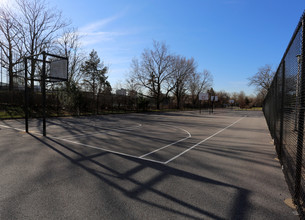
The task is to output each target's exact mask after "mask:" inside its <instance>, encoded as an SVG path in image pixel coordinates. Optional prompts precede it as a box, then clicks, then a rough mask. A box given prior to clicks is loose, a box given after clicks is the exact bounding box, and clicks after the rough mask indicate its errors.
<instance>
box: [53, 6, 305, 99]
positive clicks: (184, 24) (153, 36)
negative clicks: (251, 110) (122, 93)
mask: <svg viewBox="0 0 305 220" xmlns="http://www.w3.org/2000/svg"><path fill="white" fill-rule="evenodd" d="M49 2H50V5H51V6H56V7H57V8H58V9H59V10H61V11H62V12H63V15H64V17H65V18H67V19H70V20H71V21H72V25H73V26H74V27H76V28H78V30H79V31H80V32H81V33H83V34H84V36H83V38H82V41H83V42H82V43H83V47H84V49H85V50H86V51H87V53H89V52H90V51H91V50H92V49H95V50H96V51H97V52H98V54H99V56H100V58H101V59H102V60H104V62H105V64H107V65H109V66H110V72H109V78H108V79H109V81H110V83H111V85H112V86H113V87H115V85H116V84H117V82H121V83H124V82H125V78H126V76H127V74H128V72H129V70H130V63H131V60H132V58H134V57H138V58H139V57H140V56H141V53H142V51H143V50H144V48H150V47H151V46H152V42H153V40H157V41H162V42H165V43H166V44H168V45H169V48H170V51H171V52H173V53H175V54H179V55H183V56H185V57H187V58H191V57H193V58H194V59H195V60H196V61H197V64H198V71H203V70H204V69H207V70H209V71H210V72H211V73H212V75H213V77H214V83H213V88H214V89H215V90H216V91H220V90H225V91H227V92H239V91H241V90H243V91H244V92H245V93H246V94H247V95H250V94H254V93H255V89H254V88H253V87H249V86H248V80H247V78H249V77H250V76H252V75H253V74H255V73H256V72H257V70H258V68H259V67H261V66H264V65H265V64H270V65H272V67H273V68H274V69H276V68H277V66H278V64H279V62H280V60H281V58H282V56H283V54H284V52H285V49H286V47H287V45H288V43H289V40H290V38H291V36H292V34H293V32H294V30H295V28H296V25H297V23H298V21H299V19H300V17H301V15H302V13H303V11H304V9H305V1H304V0H296V1H294V0H289V1H288V0H285V1H283V0H184V1H182V0H137V1H132V0H130V1H127V0H112V1H110V0H109V1H103V0H86V1H75V0H74V1H72V0H64V1H63V0H50V1H49Z"/></svg>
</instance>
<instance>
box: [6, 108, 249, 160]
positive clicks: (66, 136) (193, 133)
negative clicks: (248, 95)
mask: <svg viewBox="0 0 305 220" xmlns="http://www.w3.org/2000/svg"><path fill="white" fill-rule="evenodd" d="M228 113H231V112H228ZM245 116H246V113H244V114H242V113H239V114H237V115H236V116H235V117H232V113H231V115H229V116H220V115H218V116H217V114H215V115H213V116H212V115H210V114H208V113H206V112H202V114H198V112H196V113H195V112H186V113H181V112H180V113H175V112H174V113H167V114H165V115H162V114H159V115H152V114H130V115H128V114H126V115H108V116H99V117H80V118H59V119H55V118H54V119H48V120H47V136H48V137H49V138H50V139H54V140H56V141H59V142H65V143H66V144H72V145H79V146H81V147H84V148H94V149H100V150H104V151H108V152H112V153H117V154H121V155H126V156H132V157H136V158H142V159H143V160H150V161H153V162H158V163H167V162H169V161H170V160H172V159H174V158H175V157H177V156H179V154H181V153H183V152H184V151H188V150H189V149H190V148H192V147H194V146H195V145H196V144H198V143H200V142H202V141H204V140H205V139H206V138H209V137H210V136H212V135H215V133H217V132H219V131H220V130H221V129H225V128H226V127H228V126H231V125H233V124H234V123H236V122H237V121H239V120H241V119H242V118H243V117H245ZM202 118H204V125H205V126H204V127H202V128H201V129H200V130H198V126H201V125H202V124H201V123H202ZM1 126H2V128H5V126H6V127H12V128H15V129H18V130H19V131H23V130H24V120H14V121H4V124H3V125H0V128H1ZM29 129H30V132H31V133H32V134H34V135H41V134H42V130H41V129H42V121H41V120H36V119H31V120H30V122H29Z"/></svg>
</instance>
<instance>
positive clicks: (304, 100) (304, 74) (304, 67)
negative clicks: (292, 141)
mask: <svg viewBox="0 0 305 220" xmlns="http://www.w3.org/2000/svg"><path fill="white" fill-rule="evenodd" d="M304 29H305V16H303V17H302V54H301V74H300V75H301V93H300V95H301V96H300V112H299V121H298V143H297V155H296V175H295V191H294V202H295V203H296V204H300V203H299V202H300V201H299V199H300V189H301V174H302V159H303V139H304V107H305V56H304V55H305V31H304Z"/></svg>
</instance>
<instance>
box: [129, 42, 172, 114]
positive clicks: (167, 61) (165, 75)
mask: <svg viewBox="0 0 305 220" xmlns="http://www.w3.org/2000/svg"><path fill="white" fill-rule="evenodd" d="M172 66H173V56H172V55H171V54H170V52H169V49H168V46H167V45H166V44H165V43H160V42H157V41H154V42H153V49H145V50H144V52H143V53H142V56H141V60H140V61H139V60H138V59H133V61H132V64H131V75H130V78H131V79H133V80H134V81H135V80H136V81H137V84H138V85H140V86H142V87H144V88H145V89H146V90H148V96H150V97H152V98H154V99H155V102H156V105H157V109H160V103H161V102H162V100H163V98H164V97H167V96H168V94H169V92H170V91H171V90H172V89H173V88H172V87H168V84H167V83H166V82H167V80H168V79H169V78H170V77H171V75H172V73H173V68H172Z"/></svg>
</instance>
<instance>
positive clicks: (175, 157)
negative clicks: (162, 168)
mask: <svg viewBox="0 0 305 220" xmlns="http://www.w3.org/2000/svg"><path fill="white" fill-rule="evenodd" d="M245 117H247V116H244V117H242V118H240V119H238V120H237V121H235V122H233V123H232V124H230V125H228V126H227V127H225V128H223V129H221V130H219V131H218V132H216V133H215V134H213V135H211V136H209V137H207V138H206V139H204V140H202V141H200V142H198V143H197V144H195V145H193V146H192V147H190V148H188V149H186V150H185V151H183V152H181V153H180V154H178V155H176V156H174V157H173V158H171V159H169V160H168V161H166V162H164V164H168V163H169V162H171V161H173V160H175V159H177V158H178V157H180V156H182V155H183V154H185V153H186V152H188V151H190V150H192V149H193V148H195V147H197V146H198V145H199V144H202V143H204V142H206V141H207V140H209V139H211V138H212V137H214V136H216V135H217V134H219V133H221V132H223V131H224V130H226V129H228V128H229V127H231V126H233V125H235V124H236V123H237V122H239V121H241V120H242V119H244V118H245Z"/></svg>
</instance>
